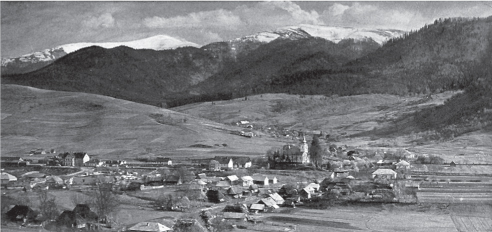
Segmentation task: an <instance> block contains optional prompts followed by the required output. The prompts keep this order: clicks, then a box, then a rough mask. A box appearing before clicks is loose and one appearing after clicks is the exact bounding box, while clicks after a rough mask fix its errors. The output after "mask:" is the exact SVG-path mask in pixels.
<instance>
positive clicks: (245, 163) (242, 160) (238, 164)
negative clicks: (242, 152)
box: [233, 156, 252, 168]
mask: <svg viewBox="0 0 492 232" xmlns="http://www.w3.org/2000/svg"><path fill="white" fill-rule="evenodd" d="M233 161H234V167H235V168H250V167H251V164H252V163H251V158H249V157H242V156H241V157H234V158H233Z"/></svg>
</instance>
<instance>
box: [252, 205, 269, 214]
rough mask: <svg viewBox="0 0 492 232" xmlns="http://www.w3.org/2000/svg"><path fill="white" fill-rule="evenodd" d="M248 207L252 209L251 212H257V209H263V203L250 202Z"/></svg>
mask: <svg viewBox="0 0 492 232" xmlns="http://www.w3.org/2000/svg"><path fill="white" fill-rule="evenodd" d="M249 209H250V210H252V211H253V212H255V213H257V212H258V211H263V210H265V205H264V204H252V205H251V206H250V207H249Z"/></svg>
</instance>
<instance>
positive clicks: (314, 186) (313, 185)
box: [305, 183, 320, 190]
mask: <svg viewBox="0 0 492 232" xmlns="http://www.w3.org/2000/svg"><path fill="white" fill-rule="evenodd" d="M305 188H308V189H316V190H318V189H319V188H320V186H319V184H315V183H310V184H308V185H307V186H306V187H305Z"/></svg>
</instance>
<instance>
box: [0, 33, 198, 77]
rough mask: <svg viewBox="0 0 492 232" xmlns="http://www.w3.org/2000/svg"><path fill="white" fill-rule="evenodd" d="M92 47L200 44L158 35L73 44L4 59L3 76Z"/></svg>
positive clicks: (190, 45)
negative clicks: (138, 38)
mask: <svg viewBox="0 0 492 232" xmlns="http://www.w3.org/2000/svg"><path fill="white" fill-rule="evenodd" d="M91 46H99V47H103V48H107V49H110V48H115V47H118V46H126V47H130V48H133V49H152V50H157V51H160V50H168V49H175V48H179V47H199V45H198V44H195V43H192V42H189V41H186V40H182V39H177V38H173V37H171V36H167V35H156V36H152V37H148V38H144V39H140V40H134V41H127V42H101V43H71V44H65V45H60V46H57V47H54V48H50V49H45V50H43V51H39V52H34V53H30V54H26V55H23V56H21V57H16V58H5V59H2V74H13V73H27V72H31V71H34V70H37V69H39V68H42V67H44V66H47V65H49V64H51V63H53V61H55V60H57V59H59V58H61V57H63V56H65V55H67V54H69V53H73V52H75V51H78V50H80V49H82V48H86V47H91Z"/></svg>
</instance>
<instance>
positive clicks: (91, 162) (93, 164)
mask: <svg viewBox="0 0 492 232" xmlns="http://www.w3.org/2000/svg"><path fill="white" fill-rule="evenodd" d="M105 164H106V162H104V161H102V160H99V159H91V160H89V161H87V162H86V163H84V166H86V167H103V166H104V165H105Z"/></svg>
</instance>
